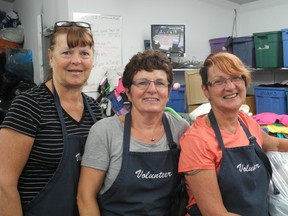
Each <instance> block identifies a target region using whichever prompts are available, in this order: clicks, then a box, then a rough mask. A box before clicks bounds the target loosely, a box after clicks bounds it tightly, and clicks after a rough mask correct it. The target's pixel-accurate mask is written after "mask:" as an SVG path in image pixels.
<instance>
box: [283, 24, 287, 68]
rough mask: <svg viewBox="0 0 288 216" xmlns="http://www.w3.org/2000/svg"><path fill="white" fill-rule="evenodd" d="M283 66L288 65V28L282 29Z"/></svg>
mask: <svg viewBox="0 0 288 216" xmlns="http://www.w3.org/2000/svg"><path fill="white" fill-rule="evenodd" d="M282 42H283V66H284V67H288V29H282Z"/></svg>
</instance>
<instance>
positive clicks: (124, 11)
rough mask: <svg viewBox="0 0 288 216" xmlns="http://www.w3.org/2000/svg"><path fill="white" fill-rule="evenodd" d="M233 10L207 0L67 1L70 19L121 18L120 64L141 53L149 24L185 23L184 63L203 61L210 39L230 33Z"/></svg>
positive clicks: (227, 5) (147, 34) (231, 5)
mask: <svg viewBox="0 0 288 216" xmlns="http://www.w3.org/2000/svg"><path fill="white" fill-rule="evenodd" d="M80 4H81V6H80ZM91 5H95V7H91ZM233 7H235V4H222V5H221V6H219V4H217V5H216V4H213V3H210V1H207V0H178V1H167V0H157V1H155V0H145V1H133V0H121V1H119V0H105V1H102V0H82V1H81V3H80V2H79V1H77V0H69V16H70V18H71V19H72V14H73V12H86V13H97V14H105V15H121V16H122V22H123V25H122V26H123V28H122V29H123V35H122V40H123V51H122V52H123V64H126V63H127V62H128V60H129V59H130V58H131V56H132V55H133V54H135V53H136V52H139V51H143V50H144V40H145V39H150V28H151V24H165V23H167V24H178V23H180V24H182V23H184V24H186V41H187V44H186V50H187V55H186V56H187V57H186V59H184V60H191V59H192V57H193V56H194V57H196V59H197V60H203V59H204V58H205V57H206V56H207V54H208V53H209V52H210V46H209V42H208V40H209V39H210V38H214V37H224V36H228V35H229V34H231V29H232V21H233V15H234V13H233ZM176 60H178V59H176Z"/></svg>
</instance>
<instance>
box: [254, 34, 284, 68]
mask: <svg viewBox="0 0 288 216" xmlns="http://www.w3.org/2000/svg"><path fill="white" fill-rule="evenodd" d="M253 36H254V43H255V57H256V67H260V68H280V67H283V45H282V32H281V31H272V32H260V33H253Z"/></svg>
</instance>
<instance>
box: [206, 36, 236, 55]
mask: <svg viewBox="0 0 288 216" xmlns="http://www.w3.org/2000/svg"><path fill="white" fill-rule="evenodd" d="M227 40H228V37H222V38H213V39H210V40H209V43H210V49H211V53H215V52H219V51H223V50H224V49H223V47H224V46H225V44H226V43H227ZM227 51H228V52H231V53H232V44H230V45H229V46H228V48H227Z"/></svg>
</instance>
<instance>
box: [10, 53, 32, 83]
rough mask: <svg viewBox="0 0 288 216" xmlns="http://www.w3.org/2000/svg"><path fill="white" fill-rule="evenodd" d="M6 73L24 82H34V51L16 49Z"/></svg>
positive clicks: (11, 55)
mask: <svg viewBox="0 0 288 216" xmlns="http://www.w3.org/2000/svg"><path fill="white" fill-rule="evenodd" d="M11 50H12V49H11ZM5 72H7V73H11V74H14V75H16V76H18V77H19V78H20V79H22V80H26V81H31V82H33V80H34V72H33V62H32V51H31V50H25V49H14V52H12V53H11V54H10V55H9V56H8V59H7V62H6V64H5Z"/></svg>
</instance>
